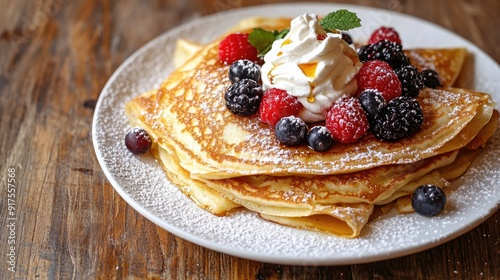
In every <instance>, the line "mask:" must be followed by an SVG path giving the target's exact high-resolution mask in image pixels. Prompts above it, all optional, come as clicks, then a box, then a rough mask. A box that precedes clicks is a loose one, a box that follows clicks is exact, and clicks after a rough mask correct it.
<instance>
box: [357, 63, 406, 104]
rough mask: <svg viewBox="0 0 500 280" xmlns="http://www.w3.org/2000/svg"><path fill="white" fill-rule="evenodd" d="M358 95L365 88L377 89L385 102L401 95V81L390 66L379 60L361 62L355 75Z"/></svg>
mask: <svg viewBox="0 0 500 280" xmlns="http://www.w3.org/2000/svg"><path fill="white" fill-rule="evenodd" d="M356 80H357V81H358V96H359V95H360V94H361V92H363V91H365V90H367V89H374V90H377V91H378V92H380V93H381V94H382V96H383V97H384V98H385V100H386V101H387V102H389V101H390V100H391V99H393V98H395V97H398V96H400V95H401V82H400V81H399V79H398V75H396V73H395V72H394V70H392V68H391V66H389V64H387V63H386V62H383V61H380V60H370V61H367V62H365V63H363V66H362V67H361V69H359V73H358V75H357V76H356Z"/></svg>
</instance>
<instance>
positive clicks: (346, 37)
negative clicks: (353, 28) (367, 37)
mask: <svg viewBox="0 0 500 280" xmlns="http://www.w3.org/2000/svg"><path fill="white" fill-rule="evenodd" d="M342 40H344V41H345V42H346V43H347V44H349V45H352V43H353V41H352V38H351V35H349V33H347V32H342Z"/></svg>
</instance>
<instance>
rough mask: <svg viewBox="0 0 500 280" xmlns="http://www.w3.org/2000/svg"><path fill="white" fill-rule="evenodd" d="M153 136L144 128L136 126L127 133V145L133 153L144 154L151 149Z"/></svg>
mask: <svg viewBox="0 0 500 280" xmlns="http://www.w3.org/2000/svg"><path fill="white" fill-rule="evenodd" d="M152 144H153V141H151V137H150V136H149V134H148V132H147V131H146V130H144V129H143V128H138V127H135V128H133V129H132V130H130V131H129V132H128V133H127V135H125V146H126V147H127V149H128V150H129V151H130V152H132V153H133V154H136V155H137V154H144V153H146V152H147V151H149V149H151V145H152Z"/></svg>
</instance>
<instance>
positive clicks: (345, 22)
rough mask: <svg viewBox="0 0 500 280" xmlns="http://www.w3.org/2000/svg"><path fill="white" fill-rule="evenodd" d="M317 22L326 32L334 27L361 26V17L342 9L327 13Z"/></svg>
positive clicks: (347, 28) (346, 28)
mask: <svg viewBox="0 0 500 280" xmlns="http://www.w3.org/2000/svg"><path fill="white" fill-rule="evenodd" d="M319 24H320V25H321V26H322V27H323V28H324V29H325V30H326V31H328V32H331V31H333V30H335V29H339V30H349V29H353V28H356V27H360V26H361V19H359V18H358V16H357V15H356V14H355V13H353V12H349V11H348V10H345V9H342V10H337V11H335V12H331V13H329V14H328V15H327V16H326V17H324V18H322V19H321V20H320V21H319Z"/></svg>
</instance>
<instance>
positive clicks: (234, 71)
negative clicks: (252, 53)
mask: <svg viewBox="0 0 500 280" xmlns="http://www.w3.org/2000/svg"><path fill="white" fill-rule="evenodd" d="M228 76H229V80H230V81H231V83H235V82H237V81H239V80H242V79H250V80H254V81H256V82H259V80H260V66H259V65H257V64H255V63H253V62H252V61H250V60H248V59H240V60H236V61H235V62H233V64H231V67H229V71H228Z"/></svg>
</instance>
